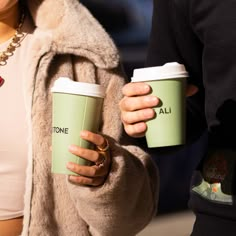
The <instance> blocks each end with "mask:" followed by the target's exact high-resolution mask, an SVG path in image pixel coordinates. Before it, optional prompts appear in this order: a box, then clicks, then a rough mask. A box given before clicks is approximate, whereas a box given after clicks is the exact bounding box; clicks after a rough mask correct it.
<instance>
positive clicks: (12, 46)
mask: <svg viewBox="0 0 236 236" xmlns="http://www.w3.org/2000/svg"><path fill="white" fill-rule="evenodd" d="M24 20H25V13H24V10H22V13H21V17H20V22H19V25H18V27H17V28H16V32H15V34H14V36H13V37H12V39H11V41H10V43H9V45H8V46H7V48H6V50H5V51H3V52H0V67H1V66H5V65H6V64H7V60H8V58H9V57H11V56H13V55H14V52H15V50H16V48H17V47H19V46H20V40H21V38H22V37H23V36H24V34H23V33H22V32H21V28H22V25H23V23H24ZM4 82H5V80H4V79H3V78H2V77H1V76H0V87H1V86H2V85H3V84H4Z"/></svg>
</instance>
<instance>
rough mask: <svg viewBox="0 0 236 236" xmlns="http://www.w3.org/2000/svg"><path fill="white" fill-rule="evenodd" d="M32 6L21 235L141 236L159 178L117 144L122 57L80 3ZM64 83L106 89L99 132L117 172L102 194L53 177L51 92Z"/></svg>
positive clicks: (45, 0) (139, 155)
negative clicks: (62, 80) (58, 81)
mask: <svg viewBox="0 0 236 236" xmlns="http://www.w3.org/2000/svg"><path fill="white" fill-rule="evenodd" d="M27 5H28V8H29V12H30V15H31V17H32V21H33V23H34V24H35V26H36V28H35V31H34V34H33V39H32V43H31V45H30V47H31V48H30V55H29V58H27V60H26V61H27V63H26V67H25V72H26V73H25V81H24V95H25V101H26V104H27V116H28V119H27V120H28V125H29V127H30V128H29V150H28V163H29V164H28V168H27V180H26V194H25V209H24V226H23V232H22V235H23V236H26V235H32V236H39V235H42V236H69V235H70V236H76V235H78V236H80V235H81V236H87V235H93V236H98V235H100V236H111V235H112V236H129V235H135V234H136V233H137V232H139V231H140V230H142V229H143V228H144V227H145V226H146V225H147V224H148V223H149V222H150V220H151V219H152V217H153V216H154V215H155V213H156V206H157V191H158V172H157V169H156V167H155V165H154V163H153V162H152V160H151V158H150V157H149V156H148V155H147V154H146V153H145V152H143V151H142V150H141V149H140V148H139V147H137V146H134V145H120V144H119V143H122V142H123V141H122V140H123V136H122V124H121V121H120V114H119V107H118V102H119V100H120V99H121V97H122V93H121V88H122V86H123V84H124V82H125V80H124V76H123V74H122V71H121V69H120V62H119V54H118V51H117V49H116V47H115V46H114V44H113V42H112V40H111V39H110V37H109V36H108V35H107V33H106V32H105V30H104V29H103V28H102V27H101V25H100V24H99V23H98V22H97V21H96V20H95V19H94V18H93V16H92V15H91V14H90V13H89V12H88V11H87V9H86V8H85V7H84V6H83V5H82V4H80V3H79V2H78V0H56V1H55V0H28V3H27ZM60 76H66V77H69V78H71V79H73V80H77V81H80V82H89V83H98V84H101V85H103V86H104V87H105V88H106V97H105V101H104V108H103V118H102V123H101V129H100V132H101V133H103V134H105V135H107V137H108V140H109V143H110V146H111V153H112V165H111V172H110V174H109V176H108V178H107V180H106V182H105V183H104V184H103V185H102V186H100V187H85V186H78V185H74V184H72V183H70V182H68V180H67V176H64V175H56V174H51V152H50V146H51V122H52V119H51V115H52V114H51V113H52V110H51V105H52V101H51V92H50V89H51V87H52V85H53V82H54V81H55V80H56V79H57V78H58V77H60Z"/></svg>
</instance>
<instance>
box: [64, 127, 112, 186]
mask: <svg viewBox="0 0 236 236" xmlns="http://www.w3.org/2000/svg"><path fill="white" fill-rule="evenodd" d="M80 136H81V138H83V139H84V140H86V141H88V142H90V143H93V144H94V145H95V146H96V147H97V148H95V149H94V150H92V149H88V148H83V147H80V146H78V145H71V146H70V147H69V151H70V152H71V153H72V154H73V155H76V156H77V157H78V158H84V159H85V160H88V161H90V162H91V163H93V164H92V165H90V166H85V165H80V164H77V163H74V162H68V163H67V168H68V169H69V170H70V171H71V172H74V173H75V174H76V175H70V176H69V180H70V181H71V182H73V183H74V184H79V185H90V186H99V185H102V184H103V183H104V182H105V180H106V177H107V175H108V174H109V171H110V163H111V157H110V150H109V144H108V141H107V139H105V138H104V137H103V136H102V135H99V134H96V133H93V132H89V131H85V130H84V131H82V132H81V133H80Z"/></svg>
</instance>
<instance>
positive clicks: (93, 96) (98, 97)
mask: <svg viewBox="0 0 236 236" xmlns="http://www.w3.org/2000/svg"><path fill="white" fill-rule="evenodd" d="M51 91H52V94H53V114H52V172H53V173H60V174H70V175H71V174H72V175H75V173H73V172H71V171H69V170H68V169H67V168H66V164H67V163H68V162H74V163H77V164H80V165H90V164H91V163H90V162H89V161H87V160H85V159H83V158H80V157H78V156H76V155H74V154H72V153H70V152H69V151H68V147H69V146H70V145H71V144H75V145H78V146H80V147H83V148H89V149H92V148H93V145H92V144H91V143H89V142H87V141H85V140H83V139H82V138H80V132H81V131H82V130H89V131H92V132H97V131H98V127H99V123H100V118H101V111H102V104H103V98H104V96H105V90H104V88H103V87H102V86H100V85H98V84H90V83H82V82H75V81H72V80H70V79H69V78H63V77H62V78H59V79H58V80H56V81H55V83H54V86H53V88H52V90H51Z"/></svg>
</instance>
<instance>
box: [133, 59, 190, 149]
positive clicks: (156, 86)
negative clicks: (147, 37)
mask: <svg viewBox="0 0 236 236" xmlns="http://www.w3.org/2000/svg"><path fill="white" fill-rule="evenodd" d="M187 77H188V73H187V71H186V70H185V67H184V65H182V64H178V63H176V62H172V63H166V64H165V65H163V66H159V67H148V68H140V69H135V70H134V73H133V77H132V79H131V81H132V82H145V83H147V84H149V85H150V86H151V88H152V92H151V94H152V95H155V96H157V97H158V98H159V100H160V102H159V105H158V106H157V107H155V108H154V110H155V112H156V116H155V118H154V119H151V120H149V121H147V132H146V140H147V145H148V147H150V148H153V147H165V146H174V145H182V144H184V143H185V138H186V137H185V136H186V134H185V133H186V118H185V116H186V115H185V113H186V112H185V107H186V105H185V89H186V78H187Z"/></svg>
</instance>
